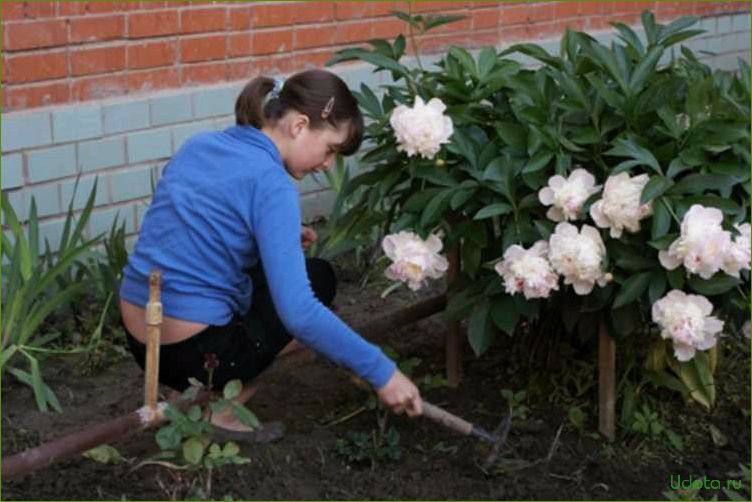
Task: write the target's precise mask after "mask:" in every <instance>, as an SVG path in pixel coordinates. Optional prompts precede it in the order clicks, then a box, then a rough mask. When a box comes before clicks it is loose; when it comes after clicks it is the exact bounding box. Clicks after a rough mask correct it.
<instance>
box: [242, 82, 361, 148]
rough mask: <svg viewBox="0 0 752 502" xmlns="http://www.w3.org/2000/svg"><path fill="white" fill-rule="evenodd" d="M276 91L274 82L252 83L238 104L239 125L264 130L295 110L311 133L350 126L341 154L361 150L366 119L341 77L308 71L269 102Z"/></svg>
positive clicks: (244, 91)
mask: <svg viewBox="0 0 752 502" xmlns="http://www.w3.org/2000/svg"><path fill="white" fill-rule="evenodd" d="M272 89H274V80H273V79H271V78H268V77H256V78H254V79H253V80H251V81H250V82H249V83H248V84H247V85H246V86H245V88H244V89H243V91H242V92H241V93H240V95H239V96H238V99H237V101H236V102H235V123H236V124H237V125H245V126H247V125H250V126H253V127H255V128H257V129H261V128H262V127H263V126H264V125H267V124H274V123H275V122H276V121H277V120H279V119H281V118H282V117H284V115H285V114H286V113H287V112H288V111H290V110H295V111H297V112H300V113H302V114H304V115H306V116H307V117H308V120H309V121H310V127H311V129H321V128H322V127H324V126H325V125H326V124H329V125H331V126H332V127H335V128H336V127H338V126H340V125H343V124H346V125H347V126H348V127H349V134H348V136H347V139H346V140H345V142H344V143H343V144H342V147H341V148H340V149H339V153H340V154H342V155H351V154H353V153H355V152H356V151H357V150H358V148H359V147H360V143H361V141H362V140H363V116H362V115H361V114H360V109H359V108H358V102H357V100H356V99H355V98H354V97H353V95H352V94H351V93H350V89H348V88H347V85H346V84H345V83H344V82H343V81H342V79H340V78H339V77H338V76H336V75H335V74H333V73H330V72H328V71H325V70H307V71H303V72H300V73H296V74H295V75H293V76H292V77H290V78H288V79H287V80H285V82H284V85H283V87H282V90H281V91H280V92H279V95H278V96H277V95H270V96H269V97H270V98H271V99H267V95H268V94H269V93H270V92H272Z"/></svg>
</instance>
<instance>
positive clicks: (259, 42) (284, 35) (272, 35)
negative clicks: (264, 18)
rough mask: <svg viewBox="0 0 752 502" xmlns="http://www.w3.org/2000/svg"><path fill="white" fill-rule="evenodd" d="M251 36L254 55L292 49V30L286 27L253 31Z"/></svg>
mask: <svg viewBox="0 0 752 502" xmlns="http://www.w3.org/2000/svg"><path fill="white" fill-rule="evenodd" d="M251 36H252V37H253V41H252V42H251V45H252V50H253V54H254V55H255V54H276V53H278V52H286V51H289V50H291V49H292V31H291V30H288V29H283V30H267V31H255V32H253V33H252V35H251Z"/></svg>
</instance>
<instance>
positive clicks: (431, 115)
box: [389, 96, 454, 159]
mask: <svg viewBox="0 0 752 502" xmlns="http://www.w3.org/2000/svg"><path fill="white" fill-rule="evenodd" d="M444 110H446V106H445V105H444V103H443V102H442V101H441V100H440V99H439V98H432V99H431V100H430V101H429V102H428V103H427V104H426V103H424V102H423V100H422V99H421V98H420V97H419V96H416V97H415V104H414V105H413V107H412V108H409V107H408V106H405V105H399V106H398V107H397V108H395V109H394V110H393V111H392V115H391V117H390V118H389V124H391V126H392V129H394V135H395V136H396V137H397V150H399V151H400V152H407V156H408V157H412V156H413V155H420V156H422V157H423V158H426V159H432V158H433V157H434V156H435V155H436V154H437V153H438V151H439V149H440V148H441V145H442V144H444V143H449V137H450V136H451V135H452V133H453V132H454V129H453V127H452V119H451V118H449V117H447V116H446V115H444Z"/></svg>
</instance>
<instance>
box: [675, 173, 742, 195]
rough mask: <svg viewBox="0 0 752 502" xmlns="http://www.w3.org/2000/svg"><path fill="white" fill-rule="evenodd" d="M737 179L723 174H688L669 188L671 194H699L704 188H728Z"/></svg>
mask: <svg viewBox="0 0 752 502" xmlns="http://www.w3.org/2000/svg"><path fill="white" fill-rule="evenodd" d="M737 182H738V179H737V178H735V177H732V176H728V175H724V174H690V175H688V176H685V177H683V178H682V179H681V180H679V181H678V182H677V183H676V185H674V186H673V188H672V189H671V190H670V193H672V194H686V193H692V194H701V193H703V192H705V191H706V190H719V191H724V190H730V189H731V187H733V186H734V185H735V184H736V183H737Z"/></svg>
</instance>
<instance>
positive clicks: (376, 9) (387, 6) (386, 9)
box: [365, 2, 407, 19]
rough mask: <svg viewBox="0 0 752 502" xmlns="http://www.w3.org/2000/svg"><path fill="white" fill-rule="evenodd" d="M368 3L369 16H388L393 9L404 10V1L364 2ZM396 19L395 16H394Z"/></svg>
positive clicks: (405, 8)
mask: <svg viewBox="0 0 752 502" xmlns="http://www.w3.org/2000/svg"><path fill="white" fill-rule="evenodd" d="M365 3H367V4H368V7H369V12H368V14H369V15H370V16H388V15H391V13H392V12H393V11H403V12H404V11H406V10H407V7H406V6H405V2H365ZM394 19H396V18H394Z"/></svg>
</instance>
